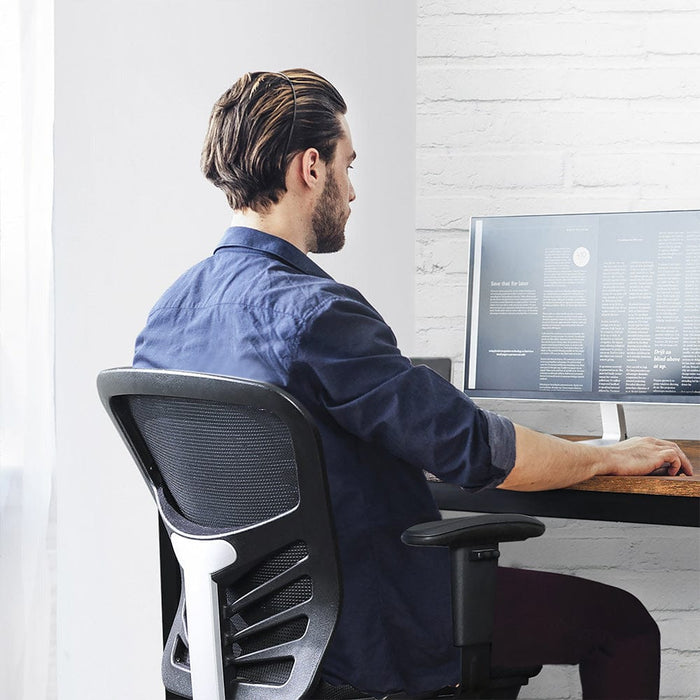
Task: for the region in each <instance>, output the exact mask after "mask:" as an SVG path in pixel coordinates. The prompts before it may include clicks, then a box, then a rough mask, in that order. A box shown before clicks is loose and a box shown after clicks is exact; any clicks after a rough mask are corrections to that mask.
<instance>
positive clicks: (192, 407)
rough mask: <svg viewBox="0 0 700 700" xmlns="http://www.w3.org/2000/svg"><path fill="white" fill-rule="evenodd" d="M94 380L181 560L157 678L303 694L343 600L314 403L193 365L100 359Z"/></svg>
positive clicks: (200, 698) (193, 686) (252, 692)
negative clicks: (164, 366)
mask: <svg viewBox="0 0 700 700" xmlns="http://www.w3.org/2000/svg"><path fill="white" fill-rule="evenodd" d="M98 390H99V393H100V397H101V399H102V402H103V404H104V406H105V408H106V409H107V411H108V413H109V414H110V416H111V418H112V420H113V422H114V423H115V425H116V426H117V428H118V429H119V432H120V433H121V435H122V437H123V439H124V441H125V442H126V444H127V447H128V448H129V450H130V452H131V454H132V456H133V457H134V459H135V461H136V464H137V466H138V468H139V470H140V472H141V474H142V476H143V477H144V479H145V481H146V484H147V485H148V488H149V490H150V492H151V494H152V495H153V497H154V499H155V501H156V503H157V505H158V509H159V512H160V516H161V518H162V520H163V523H164V525H165V527H166V529H167V531H168V533H169V535H170V538H171V541H172V544H173V548H174V550H175V553H176V556H177V558H178V561H179V563H180V566H181V568H182V571H183V581H184V587H183V590H184V592H185V598H184V601H182V600H181V604H180V608H179V611H178V615H177V616H176V620H175V623H174V625H173V628H172V630H171V633H170V636H169V638H168V641H167V643H166V649H165V653H164V658H163V675H164V681H165V684H166V687H168V688H169V689H170V690H172V691H173V692H176V693H178V694H180V695H183V696H184V697H194V698H195V700H229V699H230V698H233V697H235V698H236V700H239V699H240V700H249V699H250V700H258V699H262V698H268V699H270V700H273V699H274V698H290V699H291V698H301V697H304V695H305V694H306V693H307V692H308V690H309V688H311V687H312V686H313V685H314V683H315V681H316V679H317V674H318V669H319V667H320V662H321V659H322V657H323V653H324V652H325V649H326V647H327V644H328V641H329V639H330V635H331V633H332V631H333V627H334V625H335V621H336V619H337V615H338V611H339V605H340V578H339V574H338V565H337V557H336V550H335V541H334V536H333V527H332V519H331V513H330V506H329V497H328V490H327V484H326V476H325V469H324V465H323V457H322V452H321V444H320V438H319V436H318V432H317V431H316V428H315V426H314V425H313V422H312V420H311V419H310V417H309V415H308V414H307V413H306V412H305V410H304V409H303V408H302V407H301V406H300V405H299V404H298V403H297V402H296V401H295V400H294V399H293V398H292V397H290V396H289V395H288V394H286V393H285V392H284V391H282V390H281V389H279V388H277V387H274V386H272V385H269V384H265V383H263V382H255V381H251V380H244V379H237V378H232V377H220V376H214V375H205V374H197V373H191V372H175V371H164V370H146V369H131V368H123V369H113V370H105V371H104V372H101V373H100V375H99V377H98Z"/></svg>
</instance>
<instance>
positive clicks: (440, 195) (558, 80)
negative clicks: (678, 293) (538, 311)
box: [416, 0, 700, 700]
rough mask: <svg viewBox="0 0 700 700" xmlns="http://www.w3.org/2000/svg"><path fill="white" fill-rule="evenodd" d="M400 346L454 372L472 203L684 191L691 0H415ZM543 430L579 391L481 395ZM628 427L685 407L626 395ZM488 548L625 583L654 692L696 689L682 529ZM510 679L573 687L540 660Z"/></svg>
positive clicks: (570, 524)
mask: <svg viewBox="0 0 700 700" xmlns="http://www.w3.org/2000/svg"><path fill="white" fill-rule="evenodd" d="M417 39H418V41H417V44H418V105H417V148H418V150H417V173H418V183H417V192H418V207H417V238H416V240H417V243H416V261H417V269H416V280H417V297H416V319H417V329H416V334H417V340H416V354H422V355H430V354H435V355H446V356H450V357H452V358H453V360H454V361H455V363H456V376H455V382H456V383H457V384H458V385H459V384H460V383H461V374H462V366H463V365H462V362H463V348H462V343H463V334H464V306H465V295H466V266H467V261H466V241H467V230H468V225H469V217H470V216H471V215H474V214H480V215H489V214H491V215H492V214H527V213H542V214H543V213H557V212H579V211H581V212H583V211H624V210H646V209H675V208H678V209H683V208H698V207H699V206H700V190H699V189H698V181H699V180H700V0H528V2H523V1H522V0H418V35H417ZM487 405H488V406H489V407H491V408H494V407H495V408H496V409H497V410H500V411H501V412H503V413H507V414H509V415H511V416H512V417H513V418H514V419H515V420H517V421H519V422H521V423H525V424H527V425H531V426H532V427H535V428H537V429H541V430H546V431H549V432H567V431H569V432H572V431H574V432H587V433H595V432H596V430H598V429H599V417H598V413H597V409H596V408H595V407H594V406H588V405H584V404H565V405H563V404H559V405H557V406H556V407H555V406H552V405H544V406H543V405H541V404H525V403H511V404H503V403H497V402H490V403H487ZM627 417H628V424H629V427H630V431H631V432H632V433H636V434H641V433H650V432H655V433H657V434H661V435H663V436H666V437H676V438H682V437H686V438H693V439H700V408H698V407H687V406H685V407H662V408H659V407H651V406H630V407H627ZM547 525H548V533H547V534H546V535H545V538H543V539H540V540H536V541H534V542H531V543H526V544H525V545H519V546H508V547H505V548H504V550H505V556H504V562H505V563H513V564H515V563H520V564H523V565H527V566H529V567H533V568H536V567H539V568H542V569H547V570H550V571H565V572H568V573H574V574H577V575H582V576H587V577H590V578H594V579H597V580H600V581H604V582H606V583H611V584H613V585H620V586H622V587H624V588H626V589H627V590H630V591H632V592H633V593H635V594H636V595H637V596H638V597H639V598H640V599H641V600H642V601H643V602H644V603H645V604H646V605H647V607H648V608H649V609H650V610H651V611H652V614H653V615H654V617H655V619H656V620H657V621H658V623H659V626H660V628H661V632H662V644H663V649H664V652H663V666H662V696H663V697H664V698H668V699H670V698H683V699H685V700H687V699H690V698H696V699H697V698H700V539H699V536H698V533H697V530H693V529H689V528H675V527H661V526H659V527H654V526H644V525H620V524H614V523H612V524H610V523H594V522H583V521H564V520H553V519H551V520H547ZM521 697H528V698H576V697H580V685H579V683H578V679H577V674H576V673H575V671H573V670H572V669H569V668H559V669H557V668H549V669H545V671H543V673H542V674H541V675H540V677H538V678H537V679H536V680H535V681H534V682H533V683H532V684H531V685H530V686H529V687H528V688H527V689H525V690H524V691H523V693H522V695H521Z"/></svg>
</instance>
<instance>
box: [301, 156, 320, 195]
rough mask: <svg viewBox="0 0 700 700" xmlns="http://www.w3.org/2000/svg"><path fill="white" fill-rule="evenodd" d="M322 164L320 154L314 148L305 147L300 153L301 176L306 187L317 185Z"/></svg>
mask: <svg viewBox="0 0 700 700" xmlns="http://www.w3.org/2000/svg"><path fill="white" fill-rule="evenodd" d="M323 166H324V163H323V161H322V160H321V154H320V153H319V152H318V151H317V150H316V149H315V148H307V149H306V150H305V151H304V152H303V153H302V155H301V177H302V180H303V181H304V183H305V184H306V185H307V186H308V187H311V188H315V187H317V186H318V185H319V183H320V181H321V169H322V168H323Z"/></svg>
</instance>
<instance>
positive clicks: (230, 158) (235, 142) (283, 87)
mask: <svg viewBox="0 0 700 700" xmlns="http://www.w3.org/2000/svg"><path fill="white" fill-rule="evenodd" d="M346 111H347V107H346V105H345V101H344V100H343V98H342V97H341V96H340V93H339V92H338V91H337V90H336V89H335V88H334V87H333V85H331V84H330V83H329V82H328V81H327V80H326V79H325V78H322V77H321V76H320V75H317V74H316V73H313V72H312V71H310V70H305V69H302V68H297V69H294V70H286V71H284V73H283V74H280V73H267V72H257V73H246V74H245V75H244V76H243V77H242V78H240V79H239V80H237V81H236V82H235V83H234V84H233V85H232V86H231V88H229V89H228V90H227V91H226V92H225V93H224V94H223V95H222V96H221V97H220V98H219V99H218V101H217V102H216V104H215V105H214V109H213V110H212V113H211V117H210V118H209V128H208V130H207V136H206V138H205V140H204V147H203V148H202V160H201V167H202V172H203V173H204V175H205V177H206V178H207V179H208V180H210V181H211V182H213V183H214V184H215V185H216V186H217V187H219V188H220V189H222V190H223V191H224V193H225V194H226V198H227V199H228V203H229V205H230V206H231V208H232V209H244V208H250V209H253V210H255V211H260V210H264V209H266V208H267V207H268V206H269V205H270V204H273V203H277V202H278V201H279V197H280V196H281V195H282V193H283V192H286V189H287V188H286V186H285V175H286V172H287V167H288V165H289V163H290V162H291V160H292V158H293V157H294V155H295V154H296V153H298V152H299V151H305V150H306V149H307V148H316V149H317V150H318V152H319V154H320V156H321V159H322V160H323V161H324V162H329V161H330V160H332V159H333V155H334V154H335V146H336V143H337V141H338V139H339V138H340V136H341V135H342V127H341V124H340V121H339V119H338V116H339V115H341V114H345V112H346Z"/></svg>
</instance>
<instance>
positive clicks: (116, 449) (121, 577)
mask: <svg viewBox="0 0 700 700" xmlns="http://www.w3.org/2000/svg"><path fill="white" fill-rule="evenodd" d="M298 66H304V67H309V68H312V69H314V70H316V71H318V72H320V73H321V74H323V75H325V76H326V77H328V78H329V79H330V80H331V81H332V82H334V83H335V84H336V85H337V87H338V88H339V89H340V91H341V92H342V94H343V95H344V97H345V98H346V100H347V102H348V104H349V112H348V119H349V122H350V126H351V129H352V131H353V138H354V142H355V146H356V150H357V152H358V160H357V163H356V166H355V170H354V171H353V173H354V181H355V186H356V190H357V195H358V198H357V201H356V203H355V205H354V206H353V216H352V217H351V220H350V224H349V226H348V239H349V242H348V245H347V246H346V250H344V251H343V252H342V253H340V254H338V255H337V256H336V257H335V258H333V257H323V258H322V259H321V260H320V261H319V262H320V263H321V264H322V265H323V266H325V267H326V268H327V269H328V270H329V271H330V272H331V273H332V274H334V275H335V276H336V277H337V278H338V279H340V280H342V281H345V282H348V283H350V284H354V285H356V286H358V287H359V288H360V289H362V290H363V292H364V293H365V295H366V296H367V297H368V298H369V299H370V300H371V301H372V302H373V303H374V304H375V305H376V306H377V308H378V309H379V310H380V312H382V313H383V314H384V315H385V317H386V318H387V320H388V321H389V322H390V323H391V324H392V326H393V327H394V328H395V330H396V331H397V335H398V337H399V340H400V343H401V344H402V346H403V347H404V349H405V351H406V352H410V351H411V350H412V348H411V345H412V343H413V328H414V319H413V280H414V235H415V227H414V183H415V177H414V142H415V132H414V114H415V6H414V3H412V2H406V1H405V0H390V1H384V2H381V3H376V2H372V0H355V1H354V2H352V3H335V2H333V3H329V2H325V1H324V0H296V1H295V2H293V3H290V2H286V1H285V0H275V1H270V0H258V1H257V2H247V1H242V0H229V1H228V2H223V1H222V0H198V1H197V2H188V1H185V0H100V2H97V3H91V2H84V1H81V0H56V130H55V153H56V192H55V228H54V234H55V265H56V395H57V413H58V428H57V430H58V435H57V437H58V451H59V452H58V503H59V512H58V548H59V565H58V618H59V619H58V674H59V678H58V681H59V695H58V697H59V698H60V699H61V700H95V698H100V700H109V699H110V698H114V699H115V700H116V699H118V700H123V699H124V698H129V700H153V698H157V697H159V693H160V692H161V691H160V688H161V685H160V673H159V656H160V650H159V649H160V626H159V619H158V606H159V597H158V580H157V576H156V566H155V562H156V557H157V551H156V517H155V513H154V509H153V506H152V503H151V502H150V500H149V497H148V495H147V493H146V490H145V489H144V488H143V485H142V483H141V481H140V476H138V475H137V472H136V469H135V468H134V467H133V466H132V465H131V463H130V460H129V458H128V456H127V453H126V451H125V449H124V448H123V447H122V445H121V443H120V442H119V440H118V438H117V436H116V434H115V432H114V431H113V428H112V427H111V425H110V424H109V423H108V420H107V418H106V416H105V415H103V411H102V408H101V406H100V405H99V401H98V399H97V395H96V391H95V388H94V382H95V376H96V374H97V372H98V371H99V370H100V369H102V368H104V367H109V366H114V365H124V364H129V363H130V361H131V356H132V349H133V341H134V338H135V336H136V334H137V332H138V331H139V330H140V328H141V326H142V325H143V323H144V321H145V317H146V313H147V311H148V309H149V308H150V306H151V305H152V304H153V302H154V301H155V300H156V298H157V297H158V296H159V295H160V293H161V292H162V291H163V290H164V288H165V287H166V286H167V285H168V284H170V282H171V281H172V280H173V279H174V277H175V276H176V275H178V274H179V273H180V272H182V271H183V270H184V269H185V268H186V267H188V266H189V265H191V264H193V263H194V262H196V261H197V260H199V259H200V258H202V257H204V256H206V255H208V254H209V253H210V252H211V251H212V250H213V248H214V246H215V245H216V243H217V242H218V240H219V238H220V236H221V235H222V233H223V231H224V229H225V228H226V226H227V225H228V221H229V218H230V211H229V210H228V208H227V205H226V201H225V198H224V196H223V194H222V193H220V192H219V191H218V190H216V189H215V188H213V187H212V186H211V185H210V184H209V183H207V182H206V181H205V180H204V179H203V177H202V176H201V175H200V174H199V169H198V162H199V151H200V148H201V141H202V139H203V136H204V133H205V128H206V122H207V118H208V115H209V111H210V109H211V106H212V104H213V103H214V101H215V100H216V98H218V96H219V95H220V94H221V93H222V92H223V91H224V90H225V89H226V88H227V87H228V86H229V85H230V84H231V83H232V82H233V81H234V80H235V79H236V78H238V77H239V76H240V75H241V74H242V73H243V72H245V71H247V70H258V69H268V70H280V69H284V68H293V67H298Z"/></svg>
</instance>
